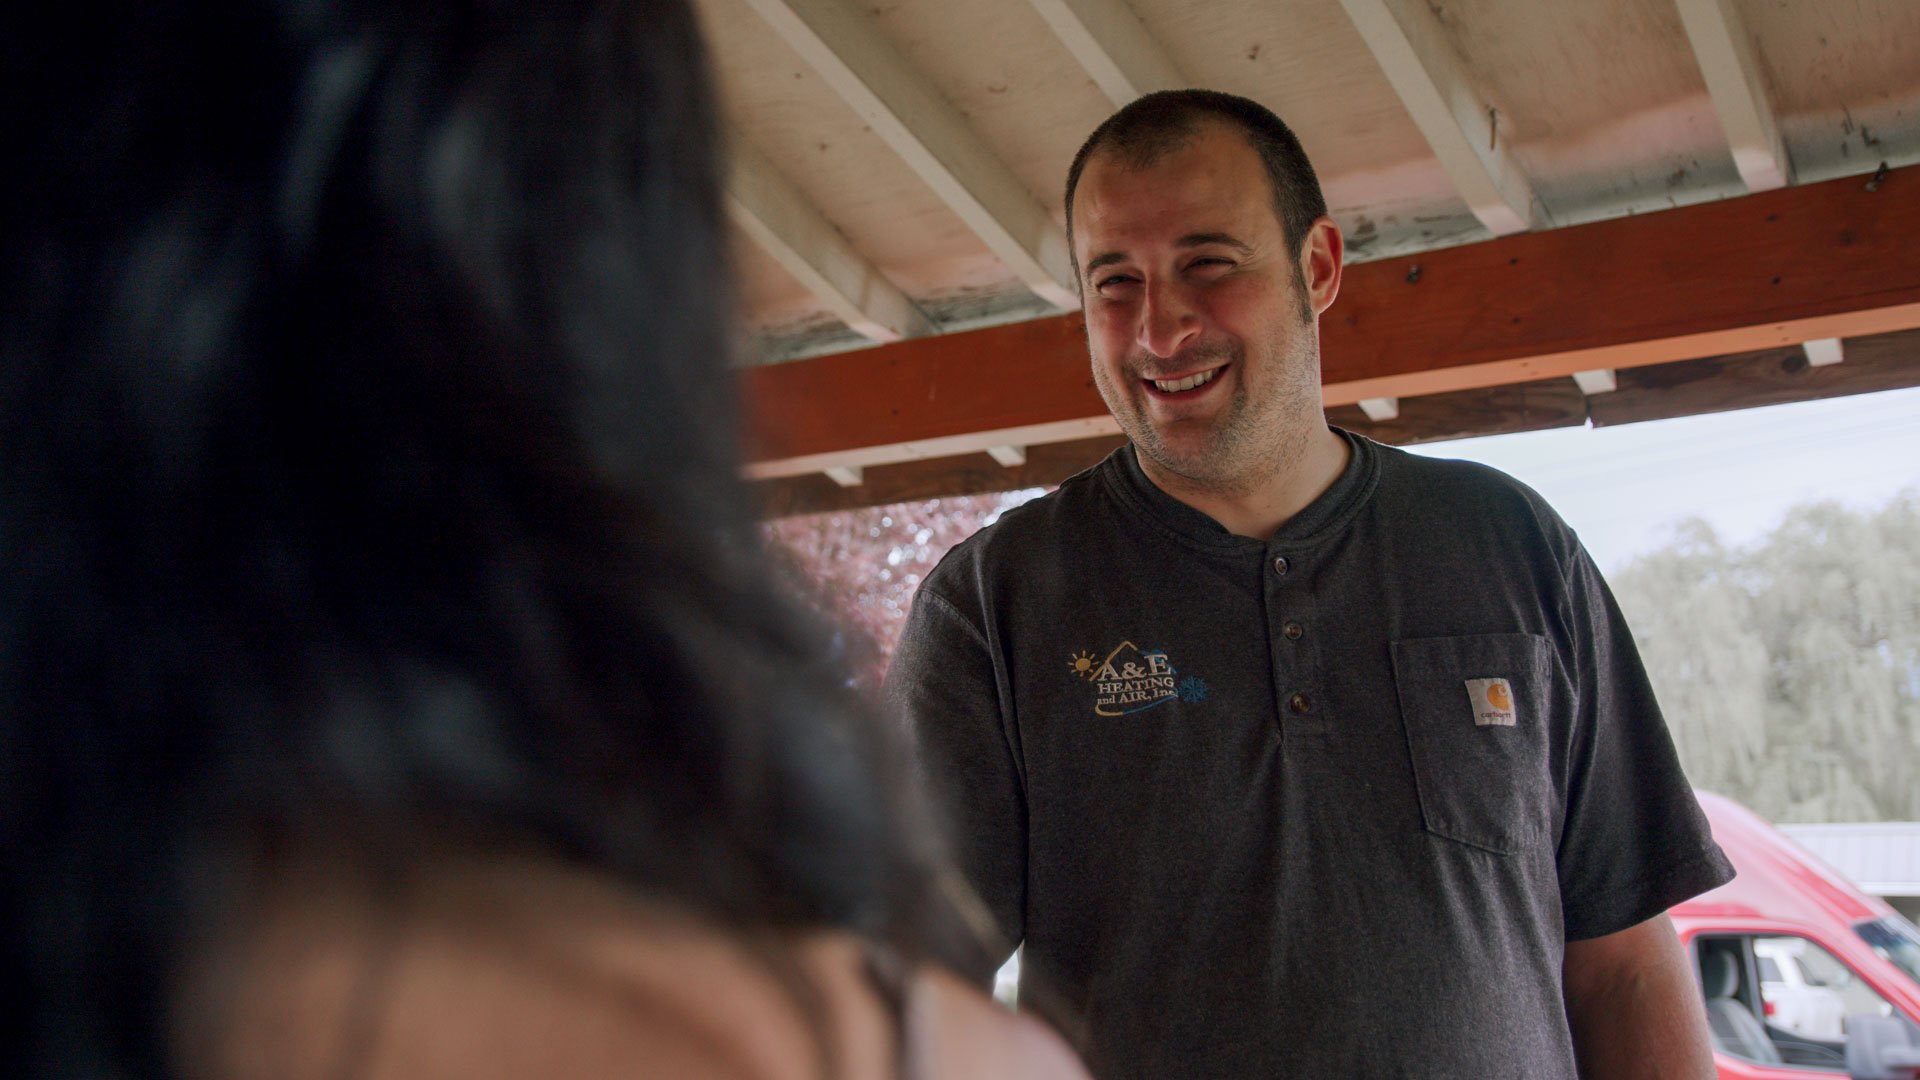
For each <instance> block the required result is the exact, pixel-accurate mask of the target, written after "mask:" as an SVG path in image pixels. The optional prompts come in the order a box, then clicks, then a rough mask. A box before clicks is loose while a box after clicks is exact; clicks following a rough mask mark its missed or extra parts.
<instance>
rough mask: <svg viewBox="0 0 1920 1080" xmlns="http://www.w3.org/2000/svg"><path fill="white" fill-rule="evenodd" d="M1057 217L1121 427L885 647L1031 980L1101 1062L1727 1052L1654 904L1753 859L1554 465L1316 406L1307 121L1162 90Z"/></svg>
mask: <svg viewBox="0 0 1920 1080" xmlns="http://www.w3.org/2000/svg"><path fill="white" fill-rule="evenodd" d="M1067 213H1068V221H1069V228H1070V238H1071V240H1072V243H1073V248H1074V252H1075V265H1076V268H1077V269H1078V271H1079V273H1080V277H1081V287H1082V294H1083V296H1084V298H1085V303H1086V320H1087V338H1088V344H1089V347H1090V349H1091V352H1092V358H1093V373H1094V377H1095V380H1096V382H1097V384H1098V386H1099V388H1100V392H1101V394H1102V396H1103V397H1104V398H1105V400H1106V403H1107V405H1108V407H1109V408H1110V409H1111V410H1112V412H1113V415H1114V417H1115V419H1117V420H1118V421H1119V423H1120V426H1121V428H1122V429H1123V430H1124V431H1125V432H1126V434H1127V436H1128V437H1129V439H1130V440H1131V444H1132V445H1131V446H1130V447H1128V448H1123V449H1122V450H1120V451H1118V452H1116V453H1115V454H1114V455H1113V456H1112V457H1110V458H1108V459H1107V460H1106V461H1105V462H1104V463H1102V464H1101V465H1099V466H1097V467H1095V468H1093V469H1091V470H1088V471H1087V472H1085V473H1082V474H1081V475H1079V476H1077V477H1074V478H1073V479H1071V480H1068V481H1067V482H1066V483H1065V484H1063V485H1061V487H1060V489H1059V490H1058V491H1057V492H1055V493H1053V494H1052V495H1050V496H1048V497H1046V498H1044V499H1040V500H1037V501H1036V502H1034V503H1031V504H1028V505H1027V506H1025V507H1023V508H1021V509H1018V510H1014V511H1011V512H1009V513H1007V514H1006V515H1005V516H1004V517H1003V518H1002V519H1001V520H1000V522H999V523H998V524H997V525H996V526H994V527H992V528H990V529H987V530H983V531H982V532H981V533H980V534H979V535H977V536H975V537H973V538H972V539H970V540H968V541H967V542H966V543H965V544H962V545H961V546H960V547H958V548H956V549H955V550H954V551H953V552H952V553H951V554H950V555H949V556H948V557H947V559H946V560H945V561H944V562H943V563H942V564H941V565H940V567H939V568H938V569H937V570H936V571H935V572H934V573H933V574H932V575H930V576H929V577H928V579H927V581H926V583H925V584H924V585H923V586H922V588H921V590H920V593H919V596H918V597H917V599H916V600H915V604H914V610H913V614H912V618H911V620H910V622H909V624H908V628H907V631H906V634H905V636H904V637H903V639H902V641H901V643H900V647H899V650H898V652H897V653H896V657H895V661H894V667H893V670H892V672H891V674H890V676H889V680H888V686H889V695H890V697H891V698H892V700H893V702H894V704H895V705H896V706H897V707H899V708H900V709H902V710H903V711H904V713H905V714H906V716H907V717H908V719H909V720H910V722H911V724H912V726H913V729H914V732H915V735H916V738H917V739H918V741H919V746H920V750H921V753H922V754H923V756H924V761H925V766H926V770H927V772H928V774H929V776H930V778H931V782H932V783H933V785H934V787H935V789H936V791H938V792H939V793H941V794H942V795H943V796H944V797H945V798H946V799H947V800H948V803H949V805H950V806H951V807H952V808H953V825H954V828H955V833H956V838H957V846H958V848H959V852H960V856H961V859H962V862H963V865H964V867H965V869H966V871H967V874H968V876H969V877H970V879H971V881H972V883H973V885H974V886H975V888H976V889H977V890H978V892H979V894H980V896H981V897H982V898H983V900H984V901H985V902H986V905H987V906H988V908H989V909H990V911H991V912H992V914H993V916H994V918H995V919H996V920H997V922H998V923H999V926H1000V928H1001V929H1002V930H1003V931H1004V933H1005V934H1006V936H1007V938H1008V941H1009V942H1010V943H1016V942H1024V945H1025V952H1024V954H1023V971H1024V972H1025V973H1026V976H1027V977H1028V978H1030V979H1031V980H1033V981H1034V982H1036V983H1037V984H1038V988H1039V989H1040V990H1041V991H1042V992H1043V995H1044V1000H1043V1002H1042V1004H1043V1006H1046V1007H1048V1010H1049V1011H1051V1012H1053V1013H1056V1014H1063V1015H1066V1016H1070V1017H1072V1018H1073V1021H1072V1024H1073V1025H1075V1026H1077V1028H1078V1030H1077V1031H1075V1032H1074V1034H1075V1036H1076V1038H1077V1039H1078V1041H1079V1042H1080V1043H1081V1048H1082V1050H1083V1052H1084V1053H1085V1054H1086V1055H1087V1058H1088V1062H1089V1064H1090V1065H1091V1066H1092V1070H1093V1072H1094V1074H1095V1075H1097V1076H1101V1077H1105V1078H1109V1080H1113V1078H1125V1077H1326V1078H1340V1080H1353V1078H1372V1077H1463V1078H1465V1077H1472V1078H1475V1080H1480V1078H1496V1077H1500V1078H1512V1080H1556V1078H1563V1077H1565V1078H1571V1077H1573V1076H1575V1075H1582V1076H1586V1077H1607V1078H1626V1077H1660V1078H1695V1077H1699V1078H1706V1077H1711V1076H1712V1075H1713V1064H1712V1060H1711V1055H1710V1054H1709V1052H1708V1049H1707V1035H1706V1027H1705V1020H1704V1015H1703V1009H1702V1005H1701V1001H1700V997H1699V993H1698V991H1697V990H1696V988H1695V985H1694V982H1693V980H1692V977H1691V973H1690V971H1689V969H1688V966H1687V961H1686V959H1685V956H1684V954H1683V952H1682V950H1681V948H1680V946H1679V943H1678V941H1677V940H1676V938H1675V936H1674V933H1673V930H1672V927H1671V925H1670V924H1669V923H1668V922H1667V921H1666V918H1665V916H1664V914H1663V912H1664V911H1665V910H1666V909H1667V907H1668V906H1670V905H1671V904H1673V903H1675V902H1677V901H1679V900H1681V899H1683V898H1685V897H1688V896H1691V895H1693V894H1695V893H1698V892H1700V891H1703V890H1705V889H1707V888H1710V887H1712V886H1714V885H1717V884H1719V883H1720V882H1722V881H1725V880H1726V879H1727V878H1728V877H1730V876H1731V872H1732V871H1731V867H1730V866H1729V864H1728V863H1727V862H1726V859H1725V857H1724V856H1723V855H1722V854H1721V853H1720V851H1719V849H1718V848H1717V847H1715V846H1714V844H1713V842H1712V839H1711V838H1710V836H1709V835H1708V832H1707V828H1706V824H1705V821H1704V819H1703V817H1702V816H1701V814H1700V811H1699V807H1698V806H1697V805H1696V803H1695V802H1694V800H1693V797H1692V793H1691V791H1690V790H1689V789H1688V787H1687V785H1686V782H1685V780H1684V778H1683V777H1682V775H1681V773H1680V769H1679V767H1678V764H1677V762H1676V760H1675V757H1674V753H1673V748H1672V744H1671V742H1670V740H1669V738H1668V736H1667V734H1666V731H1665V728H1664V726H1663V724H1662V722H1661V720H1660V717H1659V712H1658V709H1657V706H1656V705H1655V703H1654V700H1653V696H1652V692H1651V690H1650V689H1649V687H1648V685H1647V682H1646V678H1645V676H1644V674H1643V672H1642V670H1641V667H1640V664H1639V662H1638V658H1637V656H1636V655H1635V653H1634V650H1633V644H1632V638H1631V636H1630V635H1629V633H1628V632H1627V629H1626V627H1625V626H1624V625H1623V623H1622V622H1621V619H1620V615H1619V612H1618V611H1617V609H1616V608H1615V607H1614V605H1613V601H1612V598H1611V596H1610V595H1609V594H1608V592H1607V590H1606V587H1605V585H1604V584H1603V583H1602V582H1601V579H1600V576H1599V574H1598V572H1597V571H1596V570H1595V568H1594V566H1593V564H1592V563H1591V562H1590V561H1589V559H1588V558H1587V556H1586V554H1585V552H1584V551H1583V550H1582V549H1581V548H1580V545H1579V543H1578V541H1577V540H1576V539H1575V538H1574V536H1573V534H1572V532H1571V531H1570V530H1569V529H1568V528H1567V527H1566V525H1564V524H1563V523H1562V522H1561V521H1560V520H1559V519H1558V518H1557V517H1556V516H1555V515H1554V513H1553V512H1552V510H1550V509H1549V508H1548V507H1547V506H1546V505H1545V504H1544V503H1543V502H1542V501H1541V500H1540V499H1539V497H1538V496H1536V495H1535V494H1534V493H1533V492H1531V491H1529V490H1528V489H1526V488H1525V487H1523V486H1521V485H1520V484H1518V483H1517V482H1515V481H1513V480H1511V479H1509V478H1507V477H1505V476H1502V475H1500V474H1498V473H1495V472H1493V471H1491V470H1488V469H1484V468H1481V467H1479V466H1475V465H1470V464H1465V463H1460V462H1440V461H1432V460H1428V459H1424V458H1419V457H1414V456H1411V455H1407V454H1404V453H1402V452H1399V451H1396V450H1393V449H1390V448H1386V447H1382V446H1377V445H1375V444H1373V443H1370V442H1368V441H1367V440H1364V439H1361V438H1358V437H1355V436H1351V435H1347V434H1344V433H1341V432H1338V431H1335V430H1332V429H1330V428H1329V427H1328V426H1327V424H1326V420H1325V416H1324V413H1323V412H1322V411H1321V404H1320V396H1319V334H1318V318H1319V316H1320V315H1321V314H1322V313H1324V312H1325V311H1326V310H1327V309H1328V307H1329V306H1331V305H1332V304H1333V302H1334V297H1335V295H1336V294H1337V293H1338V291H1339V286H1340V272H1341V250H1342V249H1341V239H1340V233H1339V231H1338V229H1337V228H1336V227H1335V226H1334V224H1333V222H1332V221H1331V220H1330V219H1328V218H1327V216H1326V211H1325V205H1324V201H1323V199H1322V197H1321V195H1320V192H1319V188H1318V183H1317V181H1316V180H1315V179H1314V176H1313V171H1312V167H1311V166H1310V165H1309V164H1308V162H1307V160H1306V157H1305V155H1304V154H1303V153H1302V152H1301V150H1300V148H1299V144H1298V142H1297V141H1296V140H1295V139H1294V137H1293V135H1292V133H1291V132H1289V131H1288V130H1287V128H1286V127H1285V125H1284V124H1282V123H1281V122H1280V121H1279V120H1278V118H1276V117H1274V116H1273V115H1272V114H1271V113H1269V112H1267V111H1266V110H1265V109H1264V108H1261V107H1260V106H1258V105H1256V104H1254V103H1252V102H1248V101H1244V100H1242V99H1238V98H1232V97H1229V96H1227V95H1222V94H1215V93H1210V92H1204V91H1177V92H1171V93H1166V94H1156V95H1152V96H1149V97H1147V98H1143V99H1141V100H1140V101H1137V102H1135V103H1134V104H1132V105H1129V106H1128V107H1127V108H1125V109H1123V110H1121V111H1120V112H1119V113H1118V114H1116V115H1115V116H1114V117H1112V118H1111V119H1109V120H1108V121H1107V122H1106V123H1105V124H1103V125H1102V126H1101V127H1100V128H1099V129H1098V130H1096V131H1095V132H1094V134H1093V135H1092V137H1090V138H1089V139H1088V140H1087V144H1086V146H1085V147H1083V148H1082V149H1081V151H1080V154H1079V156H1078V157H1077V158H1076V160H1075V161H1074V165H1073V168H1072V170H1071V172H1070V173H1069V174H1068V181H1067ZM1024 981H1027V980H1026V979H1023V982H1024Z"/></svg>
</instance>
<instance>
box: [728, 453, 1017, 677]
mask: <svg viewBox="0 0 1920 1080" xmlns="http://www.w3.org/2000/svg"><path fill="white" fill-rule="evenodd" d="M1042 491H1043V489H1041V488H1029V489H1026V490H1024V491H1012V492H1007V493H1005V494H1001V495H968V496H962V497H958V498H947V499H927V500H924V501H922V502H911V503H896V504H894V505H892V506H881V507H875V508H873V509H870V510H845V511H839V512H836V513H830V514H808V515H803V516H798V517H790V518H780V519H778V520H775V521H770V522H768V523H767V524H766V525H765V526H764V531H765V535H766V538H767V540H768V542H769V544H770V546H771V547H772V549H773V550H774V552H775V554H776V557H779V558H781V559H782V560H783V561H785V562H786V564H787V569H788V570H789V573H788V574H787V575H786V576H787V577H788V579H789V580H790V581H791V582H792V583H793V587H794V588H795V590H796V591H797V592H798V593H799V594H800V596H801V597H802V599H804V600H806V601H807V602H808V603H810V604H811V605H812V606H813V607H814V608H815V609H817V610H819V611H820V612H821V613H822V614H824V615H826V616H827V618H828V619H829V620H830V621H831V622H832V623H833V624H834V625H835V626H836V627H837V628H838V632H839V634H840V635H841V645H842V651H843V653H844V655H845V658H846V661H847V663H848V665H849V666H850V667H851V668H852V669H853V678H854V682H855V683H856V684H858V685H860V686H861V687H863V688H865V689H868V690H874V689H877V688H878V687H879V685H880V677H881V676H882V675H883V674H885V672H886V669H887V658H888V657H890V656H892V655H893V644H894V642H895V641H897V640H899V637H900V630H901V627H902V626H904V625H905V624H906V620H907V610H908V608H909V607H910V606H911V605H912V603H913V592H914V590H915V589H917V588H919V587H920V581H921V579H922V578H924V577H926V575H927V572H928V571H929V570H932V569H933V567H934V565H935V564H936V563H938V562H939V561H940V559H941V558H942V557H943V556H945V555H946V553H947V550H948V549H949V548H951V547H953V545H955V544H957V543H959V542H960V541H962V540H965V539H966V538H967V537H969V536H972V535H973V534H974V533H976V532H978V531H979V530H980V529H981V528H982V527H983V526H986V525H990V524H992V523H993V522H994V521H995V520H996V519H997V518H999V516H1000V514H1001V512H1002V511H1004V510H1007V509H1008V508H1010V507H1014V506H1018V505H1020V504H1021V503H1023V502H1026V501H1027V500H1029V499H1032V498H1034V497H1036V496H1038V495H1040V494H1041V493H1042Z"/></svg>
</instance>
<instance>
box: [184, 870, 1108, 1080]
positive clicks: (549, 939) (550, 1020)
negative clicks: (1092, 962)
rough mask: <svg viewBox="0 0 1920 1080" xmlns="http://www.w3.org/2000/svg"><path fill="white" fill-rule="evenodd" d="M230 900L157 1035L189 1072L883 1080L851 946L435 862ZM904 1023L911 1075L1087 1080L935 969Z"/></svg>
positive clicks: (884, 1069) (889, 1044)
mask: <svg viewBox="0 0 1920 1080" xmlns="http://www.w3.org/2000/svg"><path fill="white" fill-rule="evenodd" d="M396 892H397V893H398V895H395V893H396ZM245 893H246V895H245V897H244V898H243V899H242V900H241V902H240V903H238V904H236V905H235V909H234V911H233V912H232V914H231V916H230V917H229V918H228V919H227V920H226V922H225V924H224V925H222V926H220V927H218V928H217V929H216V930H214V931H212V932H210V933H209V934H208V935H206V937H207V940H206V942H205V943H204V945H203V946H202V947H200V948H197V949H194V950H193V959H192V961H191V962H190V963H189V966H188V968H187V969H186V970H185V971H183V972H182V975H181V990H180V992H179V994H178V995H177V999H178V1001H179V1003H180V1004H179V1009H178V1014H177V1018H176V1021H175V1025H174V1028H175V1031H176V1032H177V1033H178V1047H179V1050H178V1055H179V1057H180V1059H181V1063H182V1064H183V1065H184V1066H185V1067H186V1069H185V1071H187V1072H188V1073H190V1074H193V1075H203V1076H208V1077H213V1078H217V1080H268V1078H274V1080H282V1078H284V1080H321V1078H326V1080H334V1078H337V1077H341V1076H355V1077H365V1078H367V1080H401V1078H407V1080H434V1078H439V1077H445V1078H448V1080H454V1078H459V1080H520V1078H528V1077H550V1076H578V1077H596V1078H600V1077H604V1078H608V1080H617V1078H635V1080H638V1078H641V1077H696V1078H708V1077H711V1078H715V1080H736V1078H737V1080H816V1078H822V1077H832V1078H834V1080H891V1078H894V1077H897V1076H899V1075H900V1069H899V1061H900V1056H899V1050H898V1045H897V1042H896V1040H897V1037H898V1033H897V1031H896V1026H895V1022H894V1018H893V1015H892V1013H891V1011H890V1010H889V1009H888V1007H887V1005H886V1003H885V1002H884V1001H882V999H881V998H880V996H879V994H878V993H877V992H876V990H875V989H874V986H873V984H872V982H871V980H870V979H869V978H868V977H867V975H866V971H865V963H866V960H865V951H864V950H863V949H862V947H861V945H860V943H859V942H858V941H857V940H856V939H855V938H853V937H851V936H850V935H846V934H837V933H821V934H812V935H808V936H806V937H803V938H799V939H791V938H774V937H768V938H766V939H764V940H752V939H749V938H746V937H743V936H742V935H740V934H738V933H734V932H730V931H727V930H724V929H722V928H720V927H719V926H717V925H715V924H713V923H711V922H708V921H705V920H703V919H701V918H699V917H697V916H694V915H692V914H689V913H687V912H685V911H684V910H681V909H678V908H675V907H672V906H670V905H666V904H661V903H657V902H653V901H647V900H643V899H638V898H636V897H634V896H633V895H632V894H630V893H628V892H626V891H624V890H622V889H620V888H618V887H617V886H616V885H614V884H612V883H609V882H607V881H606V880H605V879H603V878H601V877H599V876H597V875H593V874H589V873H585V872H581V871H577V870H573V869H569V868H565V867H559V866H555V865H553V864H551V863H546V862H541V861H537V860H534V859H529V858H519V859H479V858H463V859H450V860H446V861H444V862H438V863H436V864H435V865H434V866H433V867H432V868H431V869H425V870H420V871H417V872H410V873H409V874H408V875H407V880H406V882H405V883H404V884H403V885H402V886H401V887H400V888H399V889H398V890H396V889H394V888H391V887H389V888H386V889H382V888H379V887H377V886H376V883H375V881H374V879H373V878H372V877H371V876H370V875H368V874H367V873H366V872H365V871H364V870H363V869H359V868H356V867H354V866H352V865H350V864H346V863H343V862H340V861H337V860H326V861H321V860H316V861H312V862H302V863H299V864H296V865H291V866H278V867H276V868H275V869H274V870H273V871H272V872H271V873H264V874H261V875H259V876H258V878H257V880H256V881H255V882H253V883H251V884H250V885H249V887H248V888H247V889H246V890H245ZM796 987H797V988H798V990H799V993H798V996H796V992H795V988H796ZM807 998H811V999H812V1000H813V1001H814V1002H815V1003H816V1005H817V1009H816V1012H815V1017H814V1022H813V1023H810V1022H809V1018H808V1016H807V1014H806V1012H805V1011H804V1009H803V1006H802V1005H801V1001H803V1000H805V999H807ZM906 1011H907V1015H908V1020H907V1027H908V1029H909V1030H911V1031H912V1033H913V1036H912V1038H911V1040H910V1042H909V1047H908V1052H909V1053H910V1054H911V1055H912V1056H913V1059H914V1060H913V1062H912V1067H911V1070H910V1075H913V1076H915V1077H917V1078H924V1080H958V1078H962V1077H968V1078H971V1077H981V1076H993V1077H1006V1078H1010V1080H1028V1078H1031V1080H1083V1078H1084V1077H1085V1076H1086V1073H1085V1071H1084V1069H1083V1068H1082V1067H1081V1066H1080V1064H1079V1062H1078V1061H1077V1060H1076V1059H1075V1058H1074V1056H1073V1054H1072V1052H1071V1051H1069V1050H1068V1049H1067V1047H1066V1045H1065V1044H1064V1043H1063V1042H1062V1041H1061V1040H1060V1039H1059V1037H1058V1036H1056V1035H1055V1034H1054V1033H1053V1032H1052V1031H1051V1030H1050V1029H1048V1028H1046V1027H1044V1026H1042V1025H1041V1024H1038V1023H1036V1022H1034V1021H1033V1020H1031V1019H1028V1018H1024V1017H1019V1016H1015V1015H1014V1014H1011V1013H1009V1012H1007V1011H1006V1010H1004V1009H1002V1008H1000V1007H999V1006H998V1005H996V1004H995V1003H994V1002H992V1001H991V1000H990V999H988V998H987V997H985V996H984V995H982V994H981V993H979V992H978V991H977V990H975V989H974V988H973V987H971V986H969V985H967V984H965V983H964V982H963V981H961V980H960V979H958V978H956V977H954V976H952V975H949V974H947V973H945V972H942V971H934V970H923V971H921V972H918V973H916V975H915V976H914V977H913V978H912V979H911V980H910V983H909V989H908V993H907V1002H906ZM822 1036H824V1039H823V1038H822ZM823 1054H824V1056H823Z"/></svg>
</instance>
